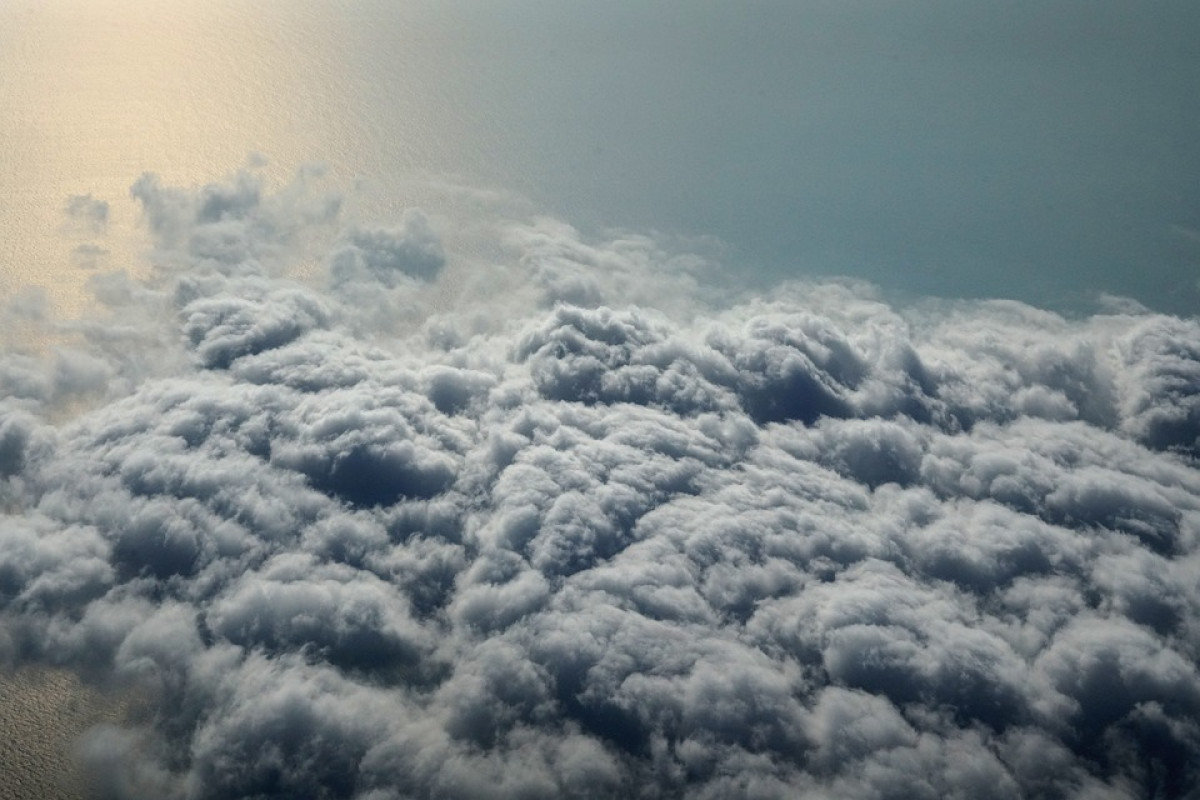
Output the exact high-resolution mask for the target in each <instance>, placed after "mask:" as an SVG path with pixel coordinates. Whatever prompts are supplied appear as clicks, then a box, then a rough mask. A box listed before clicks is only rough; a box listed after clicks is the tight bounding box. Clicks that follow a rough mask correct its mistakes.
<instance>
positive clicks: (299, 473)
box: [0, 174, 1200, 799]
mask: <svg viewBox="0 0 1200 800" xmlns="http://www.w3.org/2000/svg"><path fill="white" fill-rule="evenodd" d="M134 194H135V196H136V197H137V198H138V199H139V200H140V201H141V202H142V203H143V205H144V207H145V210H146V219H147V222H148V225H149V227H150V230H151V232H152V234H153V235H154V236H155V243H156V246H157V252H158V254H159V256H158V257H159V258H160V259H161V267H162V268H161V269H160V270H159V272H158V274H156V275H155V276H154V278H153V279H152V280H150V281H148V282H144V283H140V282H136V281H132V280H130V279H128V278H122V277H120V276H105V277H103V278H100V279H98V280H97V282H96V284H95V285H96V288H97V296H98V298H99V299H100V300H101V302H102V303H104V304H105V305H107V306H108V308H109V311H108V315H107V316H104V315H101V316H100V317H97V318H95V319H90V320H82V321H79V322H76V323H72V324H71V325H69V326H65V327H64V328H61V329H59V330H58V333H60V334H62V336H61V343H60V344H59V345H58V346H57V348H56V349H54V350H53V351H51V352H46V351H45V349H43V350H42V351H41V352H38V351H36V350H33V349H30V348H28V347H24V346H22V344H21V342H19V341H16V340H15V339H14V341H13V342H12V343H11V346H10V347H9V348H8V350H6V351H5V352H4V354H3V356H2V358H0V385H2V386H3V387H4V390H5V391H4V393H3V397H4V399H3V400H2V401H0V502H2V503H3V508H4V513H5V517H4V520H3V524H2V525H0V610H2V611H0V613H2V614H3V618H4V626H3V630H4V631H5V633H4V636H3V638H0V652H2V653H3V655H4V657H5V658H6V659H7V660H9V661H37V662H44V663H54V664H61V665H67V666H71V667H74V668H77V669H79V670H80V671H81V672H83V673H85V674H87V675H89V676H91V677H92V679H95V680H98V681H102V682H104V681H128V682H131V683H133V684H134V685H136V686H138V687H140V689H141V691H143V692H145V693H146V694H147V696H149V697H150V698H151V708H152V713H150V714H148V716H147V718H146V719H145V720H142V721H141V722H139V723H137V724H134V723H130V725H129V726H127V727H126V728H115V727H111V726H106V727H101V728H96V729H93V730H92V731H90V732H89V733H88V734H87V736H86V737H85V739H84V740H83V741H82V742H81V743H80V746H79V752H80V754H81V757H82V758H83V759H84V760H85V761H86V762H88V763H89V764H90V765H91V767H90V768H91V769H92V770H93V772H94V773H95V775H96V785H97V786H98V787H100V788H99V791H101V793H102V794H106V795H108V796H114V797H137V796H151V795H153V796H164V797H180V798H206V797H234V796H237V797H241V796H253V797H295V796H313V797H358V798H364V799H365V798H373V799H377V798H388V797H463V798H467V797H484V796H488V797H558V796H572V797H575V796H579V797H589V796H591V797H615V796H631V795H632V796H639V797H679V796H685V795H686V796H689V797H729V796H746V797H794V796H797V795H803V796H812V797H847V796H856V797H892V796H905V797H944V796H955V797H1020V796H1029V797H1080V798H1082V797H1114V798H1116V797H1137V796H1146V795H1156V796H1163V797H1183V796H1187V794H1188V792H1190V791H1193V787H1194V786H1195V785H1196V784H1197V783H1198V782H1200V772H1198V771H1197V764H1198V763H1200V723H1197V720H1198V719H1200V669H1198V666H1197V664H1198V661H1200V623H1198V620H1200V589H1198V588H1197V587H1198V586H1200V582H1198V581H1197V574H1198V570H1200V472H1198V471H1197V468H1196V458H1197V457H1200V325H1198V324H1197V322H1196V321H1195V320H1194V319H1191V320H1189V319H1180V318H1175V317H1170V316H1162V315H1155V314H1152V313H1149V312H1145V311H1140V310H1136V309H1120V310H1118V311H1117V312H1116V313H1110V314H1104V315H1097V316H1094V317H1091V318H1087V319H1076V320H1070V319H1064V318H1062V317H1059V316H1057V315H1054V314H1051V313H1048V312H1042V311H1038V310H1035V309H1032V308H1029V307H1027V306H1022V305H1018V304H1014V303H1001V302H996V303H974V304H971V305H965V306H941V307H916V308H908V309H898V308H895V307H892V306H890V305H889V304H887V303H886V302H885V301H884V300H882V299H881V298H880V297H878V296H877V295H876V294H875V293H874V291H873V290H872V289H871V288H870V287H866V286H861V285H855V284H821V285H808V284H791V285H784V286H781V287H779V288H778V289H777V290H775V291H774V292H772V293H771V294H770V295H769V296H758V297H755V296H747V295H740V294H737V293H730V294H729V295H728V296H727V297H726V298H725V299H716V298H717V297H718V296H717V294H716V293H714V292H711V291H709V290H706V289H703V288H701V287H700V285H699V283H698V281H697V278H696V274H697V271H696V269H697V265H696V263H695V262H694V261H692V260H689V259H681V258H676V257H672V256H670V255H669V254H664V253H663V252H662V250H661V249H660V248H659V247H658V246H657V245H656V244H655V243H654V241H653V240H651V239H649V238H645V237H621V238H618V239H615V240H614V241H612V242H608V243H604V242H601V243H595V242H590V243H589V242H584V241H582V240H581V237H580V236H579V235H578V234H577V233H576V232H575V231H573V230H572V229H570V228H569V227H567V226H565V225H563V224H561V223H555V222H552V221H548V220H517V221H502V220H501V221H497V222H496V223H495V224H494V227H493V229H492V230H493V235H494V236H495V239H496V242H497V247H496V252H497V253H499V255H498V256H497V257H496V259H495V260H494V261H490V262H488V263H478V262H472V261H471V260H470V259H468V258H466V257H464V256H460V255H456V254H455V253H454V252H453V251H451V250H450V249H449V248H447V247H445V246H444V245H443V244H442V241H441V239H440V238H439V236H438V234H437V233H436V230H437V224H436V223H435V222H434V221H431V220H429V219H427V218H426V217H425V216H423V215H421V214H420V213H419V212H410V213H408V214H407V215H405V216H404V218H403V219H402V220H401V221H400V223H399V224H398V225H396V226H391V227H375V228H367V227H362V226H349V227H348V228H346V229H345V231H344V232H343V233H341V234H338V235H335V236H334V237H332V239H331V240H330V241H329V242H328V244H327V245H326V246H325V249H324V250H323V251H321V252H320V253H318V254H317V255H316V256H314V253H313V252H312V250H311V247H312V244H311V240H310V237H309V236H308V233H309V232H310V231H311V229H312V228H313V227H314V226H315V227H319V226H325V225H328V224H330V223H333V222H335V221H336V219H337V217H338V213H339V211H338V208H339V206H338V202H337V199H336V198H332V197H329V196H323V195H320V194H319V193H315V192H313V191H312V190H311V187H305V186H304V185H303V182H301V183H300V184H299V185H298V187H293V188H289V189H286V190H283V191H281V192H277V193H272V192H270V191H267V190H266V189H264V187H263V186H262V184H261V183H260V182H259V181H258V180H257V179H256V178H255V177H254V176H253V175H250V174H243V175H239V176H237V177H236V178H234V179H232V180H231V181H229V182H227V183H223V184H218V185H213V186H208V187H203V188H200V189H195V190H185V189H178V188H173V187H166V186H163V185H162V184H161V182H160V181H158V180H157V179H155V178H153V177H145V178H143V179H141V180H139V181H138V183H137V184H136V185H135V187H134ZM73 202H74V201H73ZM89 203H90V205H89V204H88V203H84V202H83V201H82V200H80V201H79V202H78V203H77V204H76V205H78V206H79V207H80V209H81V211H80V213H82V214H92V216H93V217H94V216H95V214H94V209H95V208H96V206H95V203H94V201H89ZM89 209H91V210H89ZM301 251H303V252H302V253H301ZM314 257H316V258H317V259H318V260H320V261H321V263H322V264H323V267H322V268H321V269H319V270H316V271H315V273H314V272H313V271H311V270H310V271H307V272H305V271H303V270H300V269H299V264H300V262H301V261H302V260H305V259H307V260H312V259H313V258H314ZM289 264H292V266H293V267H295V268H294V269H289ZM480 276H485V277H480ZM485 278H486V279H485ZM447 296H451V299H452V301H451V302H446V301H445V298H446V297H447ZM20 312H21V308H19V307H17V306H13V307H12V308H10V309H9V310H8V311H6V312H5V313H6V314H8V315H10V316H12V317H13V318H14V319H15V318H16V317H17V315H19V313H20ZM22 319H23V320H25V322H24V323H23V324H27V325H34V326H38V325H42V326H53V325H55V323H53V322H52V321H48V320H45V319H41V318H39V317H37V316H36V315H35V316H34V317H30V316H29V315H25V316H24V317H22ZM68 334H69V335H68Z"/></svg>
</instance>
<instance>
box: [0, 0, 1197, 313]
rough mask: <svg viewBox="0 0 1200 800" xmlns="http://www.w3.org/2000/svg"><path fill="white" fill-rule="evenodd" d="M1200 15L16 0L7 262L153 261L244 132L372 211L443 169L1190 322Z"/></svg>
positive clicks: (938, 283) (916, 270) (557, 211)
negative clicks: (163, 187)
mask: <svg viewBox="0 0 1200 800" xmlns="http://www.w3.org/2000/svg"><path fill="white" fill-rule="evenodd" d="M1197 33H1200V10H1197V6H1195V4H1192V3H1185V2H1164V3H1155V4H1153V5H1152V6H1150V5H1144V4H1134V3H1113V2H1106V3H1082V2H1061V3H1054V4H1050V5H1046V4H1034V3H1002V4H988V5H986V6H979V5H976V4H970V5H964V4H960V3H951V2H942V1H941V0H930V1H926V2H912V3H903V4H893V3H875V2H849V3H829V2H812V1H808V2H788V3H783V2H759V3H750V4H731V3H720V2H709V1H708V0H703V1H702V2H697V3H688V4H686V5H685V4H682V3H671V2H652V3H643V2H616V3H606V4H603V5H602V6H592V5H586V6H585V5H584V4H576V3H568V4H562V3H548V2H514V3H484V2H478V1H477V0H451V2H439V3H433V2H423V1H418V2H408V3H403V4H396V3H390V2H381V0H367V1H366V2H357V3H347V2H330V1H327V0H326V1H320V2H312V1H306V2H299V3H293V2H288V3H283V2H265V3H246V2H235V1H233V0H222V1H221V2H216V3H208V4H204V6H203V7H198V6H195V5H194V4H186V3H182V2H174V1H172V2H165V3H156V4H153V5H148V4H141V3H135V2H127V1H118V0H109V1H108V2H101V3H84V2H81V0H55V2H50V3H33V2H28V1H27V0H10V1H9V2H6V3H4V4H3V6H0V75H3V77H2V78H0V105H2V106H3V108H4V109H5V113H4V114H2V115H0V216H2V217H3V220H4V225H5V228H4V237H3V240H2V242H0V268H2V270H3V275H2V279H0V280H2V285H3V287H4V289H5V291H13V290H15V289H16V288H17V287H19V286H21V285H24V284H30V283H33V284H39V285H43V286H46V287H48V288H49V290H50V293H51V295H52V296H53V297H54V298H55V299H57V300H59V301H60V302H61V303H64V304H65V305H66V306H67V307H71V306H72V305H73V304H77V303H78V295H79V287H80V286H81V285H82V283H81V282H82V280H83V278H85V277H86V274H85V273H86V272H87V271H88V270H90V269H105V268H107V269H114V268H126V269H133V270H134V271H136V269H137V255H138V250H137V247H136V244H134V243H135V242H136V241H137V238H136V237H137V225H138V218H137V209H136V206H134V204H133V203H132V201H131V200H130V198H129V196H128V188H129V186H130V184H131V183H132V182H133V181H134V180H135V179H136V178H137V177H138V176H139V175H140V174H142V173H143V172H146V171H150V172H156V173H158V174H160V175H162V176H163V177H164V179H166V180H169V181H174V182H176V183H183V184H187V183H203V182H206V181H211V180H216V179H219V178H220V177H222V176H224V175H226V174H228V173H229V172H232V171H233V170H235V169H237V168H238V167H239V166H241V165H242V164H243V163H244V162H245V161H246V159H247V157H249V156H250V154H252V153H253V154H260V155H261V156H262V157H265V158H266V159H267V161H268V162H269V164H270V169H271V170H272V172H273V174H274V175H275V177H277V178H278V179H279V180H280V181H285V180H286V179H288V178H289V177H290V176H291V174H292V173H294V171H295V170H296V169H298V168H299V167H300V166H301V165H304V164H309V163H321V164H325V165H327V167H328V168H329V169H330V171H331V172H332V173H333V175H334V177H335V178H336V179H337V180H338V181H339V182H340V183H341V185H343V186H350V185H354V182H355V181H362V183H361V184H360V194H359V197H360V198H361V203H362V205H363V207H364V208H366V209H368V210H374V211H375V212H377V213H378V214H379V215H380V216H383V215H389V214H394V213H395V212H396V211H397V210H399V209H402V208H404V207H407V206H410V205H421V206H424V207H430V206H433V207H434V208H433V209H432V210H434V211H435V212H436V211H438V210H439V208H437V206H438V204H439V203H442V204H443V205H445V204H446V203H448V202H449V201H447V200H446V195H445V193H444V192H441V193H439V192H435V191H431V190H430V186H431V185H442V186H444V185H445V184H446V183H453V184H455V185H463V186H470V187H474V188H479V189H486V190H489V191H492V192H496V191H498V192H502V193H507V194H509V195H515V196H519V197H521V198H524V199H525V200H527V201H528V202H529V204H530V207H531V208H533V209H535V210H537V211H538V212H540V213H545V214H549V215H553V216H556V217H559V218H561V219H564V220H566V221H568V222H570V223H571V224H574V225H576V226H579V227H580V228H581V229H583V230H584V231H598V230H601V229H604V228H611V227H621V228H628V229H631V230H636V231H660V232H664V233H669V234H673V235H679V236H684V237H692V238H706V239H710V240H712V239H715V240H717V241H719V242H720V243H721V244H722V246H723V248H724V250H723V256H722V259H721V260H722V263H723V265H724V267H725V269H727V270H729V271H737V272H738V273H739V274H738V280H749V281H750V282H752V283H754V282H761V283H763V284H764V285H765V284H769V283H772V282H774V281H776V280H778V279H780V278H784V277H792V276H811V275H836V274H848V275H852V276H855V277H861V278H865V279H867V280H870V281H874V282H877V283H878V284H880V285H881V286H883V287H884V288H885V289H888V290H891V291H894V292H898V293H901V294H908V295H916V296H923V295H939V296H950V297H958V296H965V297H980V296H999V297H1008V298H1016V299H1021V300H1025V301H1029V302H1032V303H1035V304H1037V305H1043V306H1051V307H1055V308H1080V309H1087V308H1090V307H1092V306H1093V304H1094V301H1095V299H1096V297H1097V296H1099V295H1101V294H1105V293H1108V294H1116V295H1122V296H1129V297H1133V298H1135V299H1136V300H1138V301H1139V302H1142V303H1144V304H1146V305H1148V306H1150V307H1152V308H1156V309H1159V310H1166V311H1171V312H1174V313H1183V314H1190V313H1193V312H1194V310H1195V308H1196V307H1197V306H1196V302H1197V299H1200V289H1198V288H1197V279H1198V277H1200V148H1198V146H1197V145H1196V142H1197V141H1200V104H1197V103H1195V102H1194V99H1195V98H1194V90H1195V86H1196V85H1198V84H1200V58H1198V57H1197V56H1196V51H1195V46H1194V43H1195V40H1196V35H1197ZM89 195H90V201H91V202H92V204H93V205H91V206H88V205H78V204H77V205H76V206H75V207H74V213H73V214H72V213H68V212H69V209H68V204H69V200H70V198H71V197H83V198H87V197H88V196H89ZM451 205H452V204H451ZM87 209H92V211H94V212H95V213H101V212H103V218H102V219H95V218H93V217H92V216H88V214H89V213H91V212H89V211H88V210H87ZM442 210H444V209H442ZM460 210H461V209H460ZM80 267H82V268H83V270H82V271H81V270H80ZM81 276H83V277H81Z"/></svg>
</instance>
